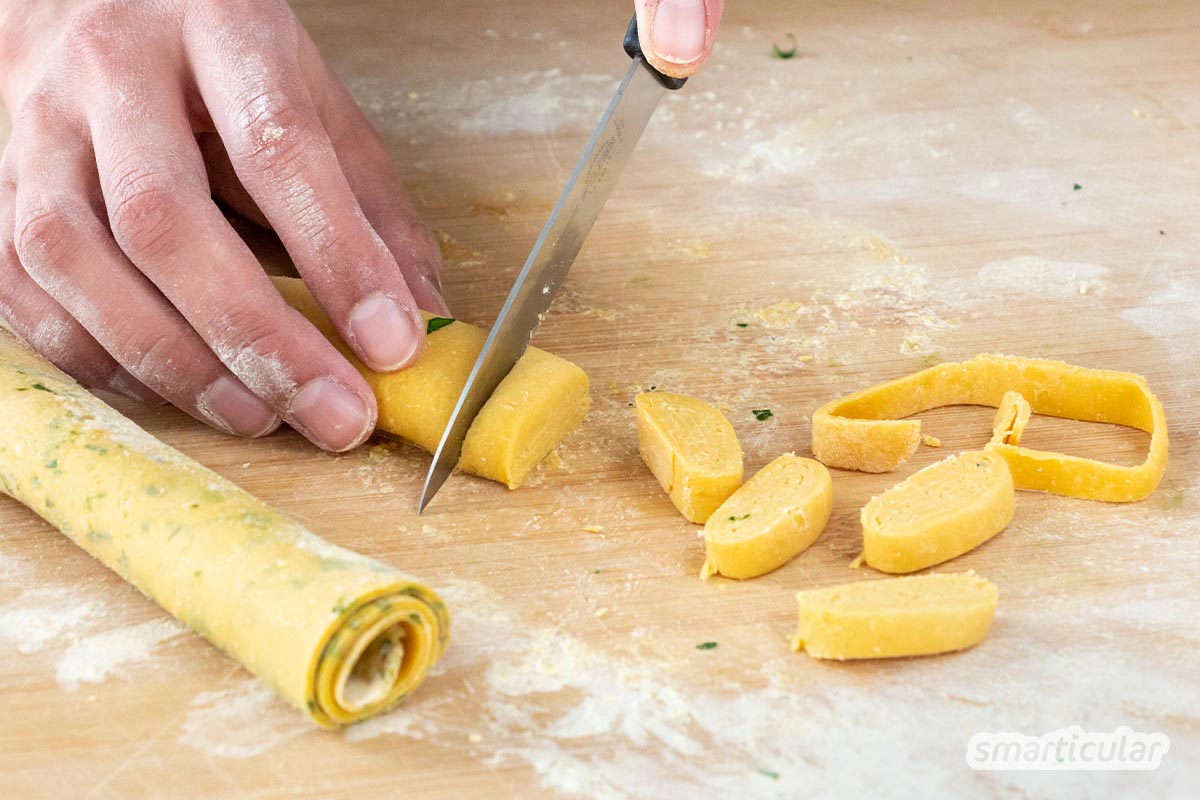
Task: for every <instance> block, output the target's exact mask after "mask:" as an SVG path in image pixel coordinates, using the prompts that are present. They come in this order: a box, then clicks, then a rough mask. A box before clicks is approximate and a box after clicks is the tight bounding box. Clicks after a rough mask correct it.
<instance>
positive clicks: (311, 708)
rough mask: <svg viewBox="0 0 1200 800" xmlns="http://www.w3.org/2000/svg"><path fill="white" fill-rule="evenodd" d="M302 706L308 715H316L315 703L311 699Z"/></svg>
mask: <svg viewBox="0 0 1200 800" xmlns="http://www.w3.org/2000/svg"><path fill="white" fill-rule="evenodd" d="M304 705H305V706H306V707H307V708H308V712H309V713H310V714H315V713H317V701H316V700H313V699H312V698H311V697H310V698H308V699H307V700H305V701H304Z"/></svg>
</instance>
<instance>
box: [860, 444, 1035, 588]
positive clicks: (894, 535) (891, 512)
mask: <svg viewBox="0 0 1200 800" xmlns="http://www.w3.org/2000/svg"><path fill="white" fill-rule="evenodd" d="M1015 496H1016V495H1015V492H1014V490H1013V481H1012V474H1011V473H1010V472H1009V469H1008V463H1007V462H1005V460H1004V459H1003V458H1001V457H1000V456H998V455H996V454H995V453H991V452H986V451H976V452H966V453H959V454H958V455H955V456H951V457H950V458H947V459H945V460H944V461H939V462H938V463H936V464H933V465H931V466H928V467H926V468H925V469H923V470H921V471H920V472H917V473H915V474H914V475H912V476H910V477H909V478H907V479H906V480H904V481H902V482H900V483H898V484H897V485H895V486H893V487H892V488H891V489H888V490H887V491H886V492H884V493H883V494H880V495H877V496H875V497H873V498H871V501H870V502H869V503H867V504H866V506H864V507H863V509H862V515H861V517H862V528H863V560H864V561H866V562H867V563H868V564H870V565H871V566H872V567H874V568H875V569H878V570H882V571H883V572H915V571H917V570H919V569H925V568H926V567H930V566H933V565H934V564H940V563H941V562H943V561H946V560H949V559H951V558H954V557H955V556H959V555H962V554H963V553H965V552H967V551H968V550H972V549H974V548H976V547H978V546H979V545H981V544H983V543H984V542H986V541H987V540H988V539H990V538H992V537H993V536H995V535H996V534H997V533H999V532H1000V531H1001V530H1003V529H1004V527H1005V526H1006V525H1008V523H1009V522H1011V521H1012V518H1013V508H1014V505H1015Z"/></svg>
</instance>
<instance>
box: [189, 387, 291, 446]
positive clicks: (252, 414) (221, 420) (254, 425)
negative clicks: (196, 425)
mask: <svg viewBox="0 0 1200 800" xmlns="http://www.w3.org/2000/svg"><path fill="white" fill-rule="evenodd" d="M197 406H198V407H199V408H200V410H201V411H202V412H203V413H204V414H206V415H208V416H209V417H211V418H213V419H214V420H215V421H216V422H217V424H219V425H221V426H222V427H224V428H225V429H226V430H227V431H229V432H230V433H233V434H236V435H238V436H248V437H250V438H254V437H255V436H263V435H265V434H267V433H270V432H271V431H273V430H274V429H275V426H277V425H278V424H279V415H278V414H276V413H275V412H274V411H272V410H271V408H270V406H268V405H267V404H266V403H264V402H263V401H262V400H260V399H258V397H256V396H255V394H254V393H253V392H251V391H250V390H249V389H247V388H246V387H245V386H243V385H242V383H241V381H238V380H236V379H234V378H231V377H229V376H228V375H222V376H221V377H219V378H217V379H216V380H215V381H213V382H212V384H211V385H209V387H208V388H207V389H205V390H204V393H203V394H201V395H200V398H199V401H198V402H197Z"/></svg>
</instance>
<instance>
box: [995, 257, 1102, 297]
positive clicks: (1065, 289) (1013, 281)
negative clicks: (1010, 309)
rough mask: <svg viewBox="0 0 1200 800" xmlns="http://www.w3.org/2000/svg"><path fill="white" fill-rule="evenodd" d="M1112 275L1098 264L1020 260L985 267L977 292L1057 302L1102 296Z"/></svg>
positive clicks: (1008, 260)
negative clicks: (1016, 295)
mask: <svg viewBox="0 0 1200 800" xmlns="http://www.w3.org/2000/svg"><path fill="white" fill-rule="evenodd" d="M1108 275H1109V269H1108V268H1107V267H1101V266H1099V265H1096V264H1082V263H1073V262H1069V261H1051V260H1049V259H1046V258H1039V257H1037V256H1020V257H1018V258H1010V259H1007V260H1005V261H992V262H990V263H988V264H984V265H983V266H982V267H980V268H979V272H978V273H977V274H976V276H975V281H974V284H973V290H974V292H975V293H976V294H978V295H986V294H987V293H988V292H999V293H1003V294H1024V295H1032V296H1035V297H1045V298H1049V299H1057V298H1066V297H1071V296H1073V295H1080V294H1099V293H1101V292H1102V291H1103V290H1104V289H1105V288H1106V284H1105V279H1106V278H1107V277H1108Z"/></svg>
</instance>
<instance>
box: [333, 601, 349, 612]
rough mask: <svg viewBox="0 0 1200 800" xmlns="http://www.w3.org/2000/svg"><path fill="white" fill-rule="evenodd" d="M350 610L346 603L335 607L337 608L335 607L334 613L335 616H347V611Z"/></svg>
mask: <svg viewBox="0 0 1200 800" xmlns="http://www.w3.org/2000/svg"><path fill="white" fill-rule="evenodd" d="M348 608H349V606H347V605H346V604H345V603H338V604H337V605H335V606H334V607H333V613H335V614H345V613H346V610H347V609H348Z"/></svg>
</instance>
